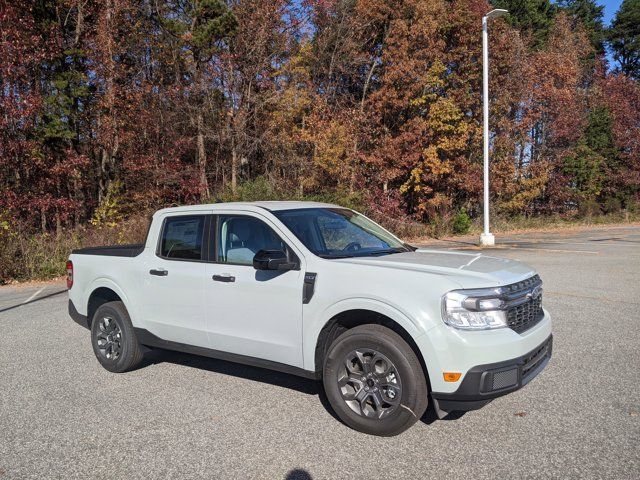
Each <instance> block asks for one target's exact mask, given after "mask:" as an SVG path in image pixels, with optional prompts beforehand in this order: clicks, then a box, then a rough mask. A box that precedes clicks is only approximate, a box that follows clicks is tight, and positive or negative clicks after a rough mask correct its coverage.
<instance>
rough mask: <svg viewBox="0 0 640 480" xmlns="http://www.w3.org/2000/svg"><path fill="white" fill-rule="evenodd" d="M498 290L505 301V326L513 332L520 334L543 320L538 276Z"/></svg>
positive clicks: (540, 284)
mask: <svg viewBox="0 0 640 480" xmlns="http://www.w3.org/2000/svg"><path fill="white" fill-rule="evenodd" d="M500 290H501V293H502V295H503V298H504V299H505V300H506V301H507V307H506V313H507V324H508V325H509V328H511V329H512V330H513V331H515V332H517V333H522V332H524V331H526V330H528V329H530V328H531V327H533V326H534V325H536V324H537V323H538V322H539V321H540V320H542V319H543V318H544V312H543V311H542V280H540V277H539V276H538V275H534V276H532V277H530V278H527V279H526V280H522V281H521V282H518V283H513V284H511V285H507V286H506V287H501V288H500Z"/></svg>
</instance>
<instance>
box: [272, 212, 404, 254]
mask: <svg viewBox="0 0 640 480" xmlns="http://www.w3.org/2000/svg"><path fill="white" fill-rule="evenodd" d="M273 214H274V215H275V216H276V217H278V219H280V221H281V222H282V223H284V224H285V225H286V226H287V228H289V230H291V231H292V232H293V233H294V235H295V236H296V237H298V239H299V240H300V241H301V242H302V243H304V245H305V246H306V247H307V248H308V249H309V250H311V251H312V252H313V253H315V254H316V255H318V256H319V257H323V258H349V257H363V256H374V255H387V254H392V253H400V252H408V251H411V250H412V249H411V247H409V246H408V245H406V244H404V243H402V242H401V241H400V240H398V239H397V238H396V237H394V236H393V235H391V234H390V233H388V232H386V231H385V230H384V229H383V228H382V227H380V226H379V225H377V224H376V223H374V222H372V221H371V220H369V219H368V218H366V217H364V216H362V215H360V214H358V213H355V212H353V211H351V210H347V209H346V208H303V209H296V210H280V211H276V212H273Z"/></svg>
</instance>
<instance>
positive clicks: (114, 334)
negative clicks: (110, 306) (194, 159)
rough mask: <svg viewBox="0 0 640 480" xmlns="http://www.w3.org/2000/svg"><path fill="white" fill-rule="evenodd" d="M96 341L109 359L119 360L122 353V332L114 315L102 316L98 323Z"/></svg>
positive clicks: (99, 348)
mask: <svg viewBox="0 0 640 480" xmlns="http://www.w3.org/2000/svg"><path fill="white" fill-rule="evenodd" d="M96 343H97V345H98V350H100V354H101V355H102V356H104V357H105V358H106V359H108V360H117V359H118V358H119V357H120V354H121V353H122V332H121V330H120V327H119V326H118V322H116V321H115V320H114V319H113V318H112V317H102V318H101V319H100V323H99V324H98V333H97V335H96Z"/></svg>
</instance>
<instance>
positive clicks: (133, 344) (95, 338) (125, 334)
mask: <svg viewBox="0 0 640 480" xmlns="http://www.w3.org/2000/svg"><path fill="white" fill-rule="evenodd" d="M91 344H92V346H93V353H94V354H95V355H96V358H97V359H98V361H99V362H100V364H101V365H102V366H103V367H104V368H106V369H107V370H109V371H110V372H115V373H121V372H126V371H127V370H131V369H133V368H135V367H137V366H138V365H139V364H140V362H141V361H142V357H143V353H142V349H141V347H140V344H139V343H138V339H137V338H136V334H135V332H134V330H133V325H132V324H131V319H130V318H129V314H128V313H127V309H126V308H125V306H124V304H123V303H122V302H108V303H104V304H102V305H100V307H99V308H98V309H97V310H96V312H95V314H94V315H93V319H92V322H91Z"/></svg>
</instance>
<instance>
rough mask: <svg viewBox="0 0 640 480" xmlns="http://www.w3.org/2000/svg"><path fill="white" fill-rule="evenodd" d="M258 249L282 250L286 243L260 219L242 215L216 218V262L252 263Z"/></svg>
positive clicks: (285, 249) (284, 248)
mask: <svg viewBox="0 0 640 480" xmlns="http://www.w3.org/2000/svg"><path fill="white" fill-rule="evenodd" d="M259 250H284V251H285V252H286V251H287V245H286V244H285V243H284V242H283V241H282V240H281V239H280V237H279V236H278V235H277V234H276V233H275V232H274V231H273V230H272V229H271V228H270V227H269V226H268V225H267V224H266V223H264V222H263V221H262V220H258V219H257V218H254V217H248V216H242V215H221V216H220V217H219V219H218V262H220V263H232V264H238V265H253V257H254V256H255V254H256V253H257V252H258V251H259Z"/></svg>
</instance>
